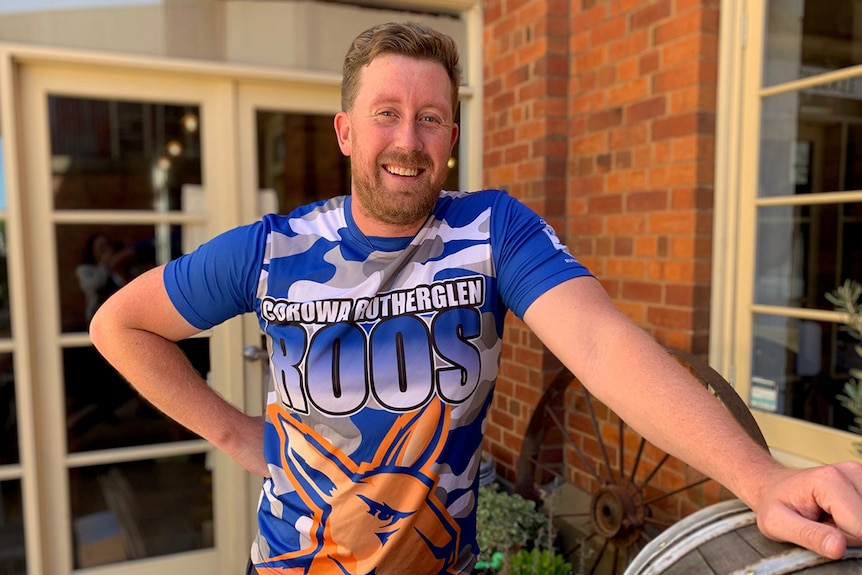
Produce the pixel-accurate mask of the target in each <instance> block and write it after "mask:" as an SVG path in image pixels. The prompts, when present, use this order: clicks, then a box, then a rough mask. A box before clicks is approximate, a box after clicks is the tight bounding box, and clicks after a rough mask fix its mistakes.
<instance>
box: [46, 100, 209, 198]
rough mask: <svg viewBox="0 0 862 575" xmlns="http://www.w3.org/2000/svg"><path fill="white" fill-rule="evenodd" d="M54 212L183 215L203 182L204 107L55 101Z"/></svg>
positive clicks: (50, 102) (51, 109) (51, 115)
mask: <svg viewBox="0 0 862 575" xmlns="http://www.w3.org/2000/svg"><path fill="white" fill-rule="evenodd" d="M48 113H49V118H50V125H51V167H52V177H53V187H54V207H55V208H56V209H64V210H72V209H87V210H157V211H168V210H183V194H184V189H186V190H187V189H188V187H189V186H199V185H200V184H201V160H200V159H201V150H200V126H199V125H198V123H199V120H198V119H199V117H200V114H199V111H198V108H197V106H183V105H167V104H152V103H146V102H123V101H116V100H89V99H82V98H68V97H62V96H51V97H49V98H48Z"/></svg>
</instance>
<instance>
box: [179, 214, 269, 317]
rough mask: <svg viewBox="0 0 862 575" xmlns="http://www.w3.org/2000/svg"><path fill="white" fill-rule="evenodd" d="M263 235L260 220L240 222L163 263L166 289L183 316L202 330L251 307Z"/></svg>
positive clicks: (263, 246)
mask: <svg viewBox="0 0 862 575" xmlns="http://www.w3.org/2000/svg"><path fill="white" fill-rule="evenodd" d="M265 235H266V234H265V231H264V226H263V225H262V223H261V222H257V223H255V224H251V225H248V226H242V227H239V228H236V229H233V230H230V231H227V232H225V233H223V234H221V235H218V236H216V237H215V238H213V239H211V240H210V241H208V242H206V243H205V244H203V245H201V246H200V247H198V248H197V249H196V250H194V251H193V252H190V253H188V254H183V255H182V256H180V257H179V258H177V259H175V260H172V261H170V262H168V264H167V265H166V266H165V269H164V280H165V288H166V289H167V292H168V296H169V297H170V299H171V302H172V303H173V304H174V307H176V308H177V311H179V312H180V315H182V316H183V317H184V318H185V319H186V321H188V322H189V323H190V324H192V325H193V326H195V327H196V328H198V329H202V330H203V329H209V328H211V327H213V326H215V325H218V324H220V323H222V322H223V321H225V320H227V319H230V318H232V317H234V316H235V315H239V314H243V313H246V312H250V311H253V310H254V305H255V297H256V292H257V282H258V279H259V277H260V273H261V269H262V262H263V256H264V251H265V247H266V240H265Z"/></svg>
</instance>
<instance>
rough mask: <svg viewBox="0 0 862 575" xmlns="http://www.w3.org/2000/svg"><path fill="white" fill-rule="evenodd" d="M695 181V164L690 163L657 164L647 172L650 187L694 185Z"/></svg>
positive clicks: (696, 180) (696, 179) (696, 181)
mask: <svg viewBox="0 0 862 575" xmlns="http://www.w3.org/2000/svg"><path fill="white" fill-rule="evenodd" d="M697 183H698V178H697V166H696V165H695V164H692V163H685V164H674V165H664V166H658V167H656V168H654V169H652V170H650V172H649V180H648V184H649V187H651V188H663V187H678V186H694V185H696V184H697Z"/></svg>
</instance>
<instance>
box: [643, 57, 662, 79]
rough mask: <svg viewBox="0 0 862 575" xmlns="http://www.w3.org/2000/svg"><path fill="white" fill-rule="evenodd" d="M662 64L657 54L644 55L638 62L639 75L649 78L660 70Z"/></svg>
mask: <svg viewBox="0 0 862 575" xmlns="http://www.w3.org/2000/svg"><path fill="white" fill-rule="evenodd" d="M660 64H661V60H660V58H659V55H658V54H657V53H655V52H650V53H648V54H644V55H642V56H641V57H640V60H638V73H639V74H640V75H641V76H649V75H650V74H652V73H653V72H655V71H656V70H658V69H659V66H660Z"/></svg>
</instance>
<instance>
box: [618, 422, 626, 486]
mask: <svg viewBox="0 0 862 575" xmlns="http://www.w3.org/2000/svg"><path fill="white" fill-rule="evenodd" d="M617 436H618V437H619V438H620V444H619V451H617V461H618V462H619V464H618V465H617V469H619V473H620V479H622V478H623V477H625V475H626V471H625V470H626V468H625V465H626V464H625V453H626V451H625V449H626V443H625V442H626V436H625V424H624V423H623V420H622V418H619V419H618V420H617Z"/></svg>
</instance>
